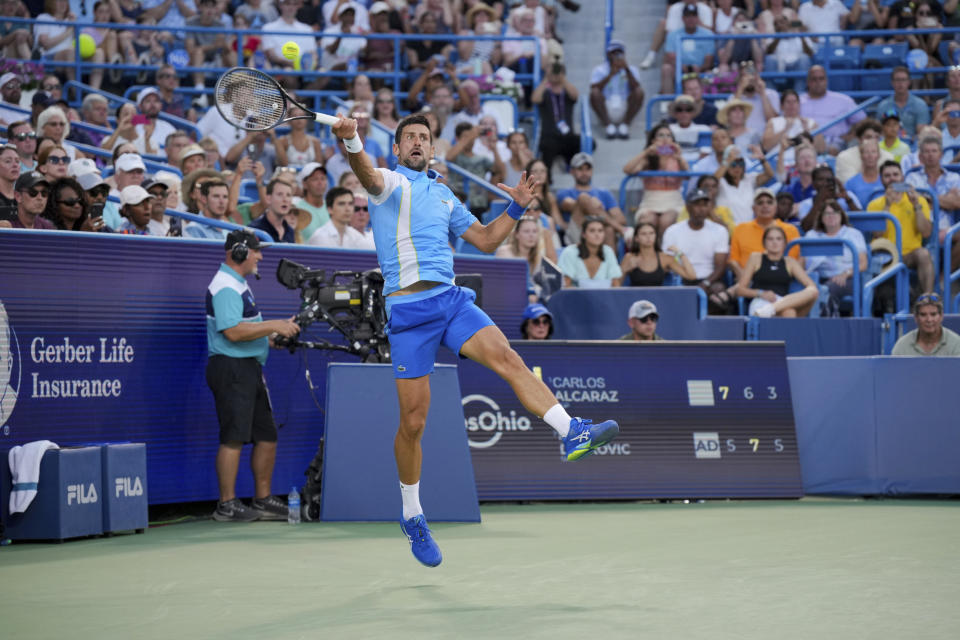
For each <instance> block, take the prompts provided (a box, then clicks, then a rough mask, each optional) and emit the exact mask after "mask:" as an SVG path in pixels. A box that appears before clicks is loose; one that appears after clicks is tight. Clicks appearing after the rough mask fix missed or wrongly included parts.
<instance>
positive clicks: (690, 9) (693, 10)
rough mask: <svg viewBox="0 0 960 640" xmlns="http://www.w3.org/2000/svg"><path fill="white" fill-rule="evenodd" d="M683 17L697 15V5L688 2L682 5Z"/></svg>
mask: <svg viewBox="0 0 960 640" xmlns="http://www.w3.org/2000/svg"><path fill="white" fill-rule="evenodd" d="M683 15H685V16H696V15H699V12H698V11H697V5H696V4H694V3H692V2H688V3H687V4H685V5H683Z"/></svg>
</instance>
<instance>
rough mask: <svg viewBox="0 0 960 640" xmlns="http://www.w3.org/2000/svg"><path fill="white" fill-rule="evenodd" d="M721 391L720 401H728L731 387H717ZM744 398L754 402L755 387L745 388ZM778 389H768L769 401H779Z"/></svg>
mask: <svg viewBox="0 0 960 640" xmlns="http://www.w3.org/2000/svg"><path fill="white" fill-rule="evenodd" d="M717 389H719V390H720V399H721V400H726V399H727V395H729V393H730V387H729V386H726V385H721V386H719V387H717ZM743 397H744V398H746V399H747V400H753V387H744V388H743ZM777 397H778V396H777V388H776V387H767V400H776V399H777Z"/></svg>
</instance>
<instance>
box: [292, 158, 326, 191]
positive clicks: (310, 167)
mask: <svg viewBox="0 0 960 640" xmlns="http://www.w3.org/2000/svg"><path fill="white" fill-rule="evenodd" d="M314 171H323V173H324V174H326V173H327V169H326V167H324V166H323V165H322V164H320V163H319V162H308V163H307V164H305V165H304V166H303V169H300V173H299V175H297V182H299V183H300V186H303V181H304V180H306V179H307V178H309V177H310V176H312V175H313V173H314Z"/></svg>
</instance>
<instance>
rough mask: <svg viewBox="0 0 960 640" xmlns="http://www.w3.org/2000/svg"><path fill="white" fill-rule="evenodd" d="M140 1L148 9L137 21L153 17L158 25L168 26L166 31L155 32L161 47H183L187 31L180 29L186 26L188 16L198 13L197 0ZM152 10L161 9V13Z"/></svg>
mask: <svg viewBox="0 0 960 640" xmlns="http://www.w3.org/2000/svg"><path fill="white" fill-rule="evenodd" d="M140 2H141V4H142V5H143V7H144V8H145V9H148V11H147V12H146V15H143V16H139V17H138V18H137V22H138V23H141V24H144V22H142V19H143V18H147V20H148V21H149V20H150V19H151V18H152V19H153V20H156V25H157V26H158V27H166V31H164V32H158V31H154V32H153V34H155V36H156V37H157V38H159V39H160V40H159V44H160V45H161V47H165V46H169V47H170V48H182V47H183V46H184V36H185V35H186V32H184V31H180V30H179V29H180V27H183V26H186V24H187V19H188V18H191V17H193V16H194V15H196V13H197V5H196V2H195V0H140ZM150 10H159V13H157V12H154V11H150ZM158 64H159V63H158Z"/></svg>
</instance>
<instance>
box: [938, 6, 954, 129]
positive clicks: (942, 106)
mask: <svg viewBox="0 0 960 640" xmlns="http://www.w3.org/2000/svg"><path fill="white" fill-rule="evenodd" d="M957 6H958V7H960V3H958V5H957ZM944 63H946V64H950V62H947V61H946V60H944ZM948 102H957V103H960V65H958V66H953V67H950V70H949V71H947V95H946V97H943V98H940V99H939V100H937V101H936V102H935V103H934V105H933V118H934V119H935V120H936V119H937V118H939V117H941V115H942V112H943V111H945V110H946V107H947V103H948ZM954 109H956V107H954ZM941 124H942V121H941ZM951 144H957V143H955V142H954V143H951ZM949 146H950V144H947V141H946V140H944V147H949Z"/></svg>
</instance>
